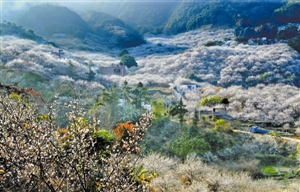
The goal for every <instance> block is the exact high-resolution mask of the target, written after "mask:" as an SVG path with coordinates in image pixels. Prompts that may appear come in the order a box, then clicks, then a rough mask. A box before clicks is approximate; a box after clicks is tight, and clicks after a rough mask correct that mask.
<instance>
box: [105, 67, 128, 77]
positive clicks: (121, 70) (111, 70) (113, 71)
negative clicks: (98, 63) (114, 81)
mask: <svg viewBox="0 0 300 192" xmlns="http://www.w3.org/2000/svg"><path fill="white" fill-rule="evenodd" d="M100 72H101V74H102V75H120V76H125V75H126V67H125V65H117V66H112V67H101V68H100Z"/></svg>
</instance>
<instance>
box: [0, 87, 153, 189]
mask: <svg viewBox="0 0 300 192" xmlns="http://www.w3.org/2000/svg"><path fill="white" fill-rule="evenodd" d="M40 99H41V98H40V97H38V95H35V96H34V97H33V96H30V95H26V97H25V95H24V96H22V100H21V101H20V102H16V101H15V100H14V99H11V98H9V95H7V94H6V93H5V90H4V92H3V91H2V92H1V94H0V103H1V105H0V111H1V115H0V117H1V121H0V133H1V134H0V138H1V139H0V146H1V147H0V154H1V156H0V162H1V164H0V170H1V173H0V174H1V179H0V188H1V189H2V190H4V191H23V190H26V191H32V190H33V191H52V192H55V191H118V190H119V191H137V190H141V188H142V180H134V174H135V168H134V167H133V166H134V164H135V162H136V159H135V158H138V157H134V156H132V155H131V154H132V153H135V154H136V155H138V154H139V146H138V142H139V141H140V140H141V139H142V138H143V135H144V132H145V131H146V129H147V127H149V125H150V124H151V116H143V117H142V118H141V119H140V120H139V122H137V124H135V126H134V128H132V129H131V131H132V132H130V133H132V134H129V135H128V134H127V135H126V134H125V133H124V135H119V136H121V137H122V138H123V139H117V140H114V138H113V136H112V135H111V134H109V133H108V132H107V131H105V130H100V129H98V128H97V127H98V125H97V124H95V123H91V122H89V120H88V119H85V118H84V117H83V114H85V111H84V109H82V108H80V105H79V104H80V103H79V101H78V100H75V101H72V102H71V103H72V104H71V105H69V107H70V109H72V110H70V111H69V112H68V116H67V117H68V120H69V122H68V124H67V126H66V128H60V127H58V126H57V124H55V123H54V121H52V120H51V117H52V116H54V115H55V114H54V111H53V110H52V108H53V106H52V105H45V104H41V105H40V104H38V103H37V101H38V100H40ZM39 110H46V114H47V115H48V116H49V117H50V119H48V118H44V119H40V118H38V117H39V114H40V112H39Z"/></svg>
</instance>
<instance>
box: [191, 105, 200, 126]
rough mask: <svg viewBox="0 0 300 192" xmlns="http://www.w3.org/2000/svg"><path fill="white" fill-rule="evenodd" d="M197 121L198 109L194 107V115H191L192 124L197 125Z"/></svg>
mask: <svg viewBox="0 0 300 192" xmlns="http://www.w3.org/2000/svg"><path fill="white" fill-rule="evenodd" d="M198 122H199V116H198V111H197V109H196V108H195V110H194V117H193V120H192V124H193V126H195V127H197V125H198Z"/></svg>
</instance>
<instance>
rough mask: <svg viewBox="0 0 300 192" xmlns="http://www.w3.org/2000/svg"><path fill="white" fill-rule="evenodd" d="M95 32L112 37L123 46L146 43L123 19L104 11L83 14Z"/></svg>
mask: <svg viewBox="0 0 300 192" xmlns="http://www.w3.org/2000/svg"><path fill="white" fill-rule="evenodd" d="M83 18H84V19H85V20H86V22H87V23H88V25H89V26H90V28H91V29H92V30H93V33H94V34H96V35H98V36H100V37H104V38H107V39H110V40H111V41H114V42H115V43H116V44H118V45H120V46H123V47H133V46H138V45H141V44H142V43H144V42H145V41H144V39H143V38H142V37H141V36H140V35H139V34H138V33H137V32H136V31H135V30H133V29H132V28H131V27H130V26H128V25H126V24H125V23H124V22H123V21H122V20H120V19H118V18H115V17H113V16H111V15H108V14H106V13H102V12H88V13H87V14H85V15H83Z"/></svg>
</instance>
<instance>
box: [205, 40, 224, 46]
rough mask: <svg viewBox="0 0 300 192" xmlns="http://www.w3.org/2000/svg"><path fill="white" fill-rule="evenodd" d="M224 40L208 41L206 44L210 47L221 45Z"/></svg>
mask: <svg viewBox="0 0 300 192" xmlns="http://www.w3.org/2000/svg"><path fill="white" fill-rule="evenodd" d="M223 43H224V42H223V41H208V42H206V43H205V44H204V46H206V47H210V46H221V45H223Z"/></svg>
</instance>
